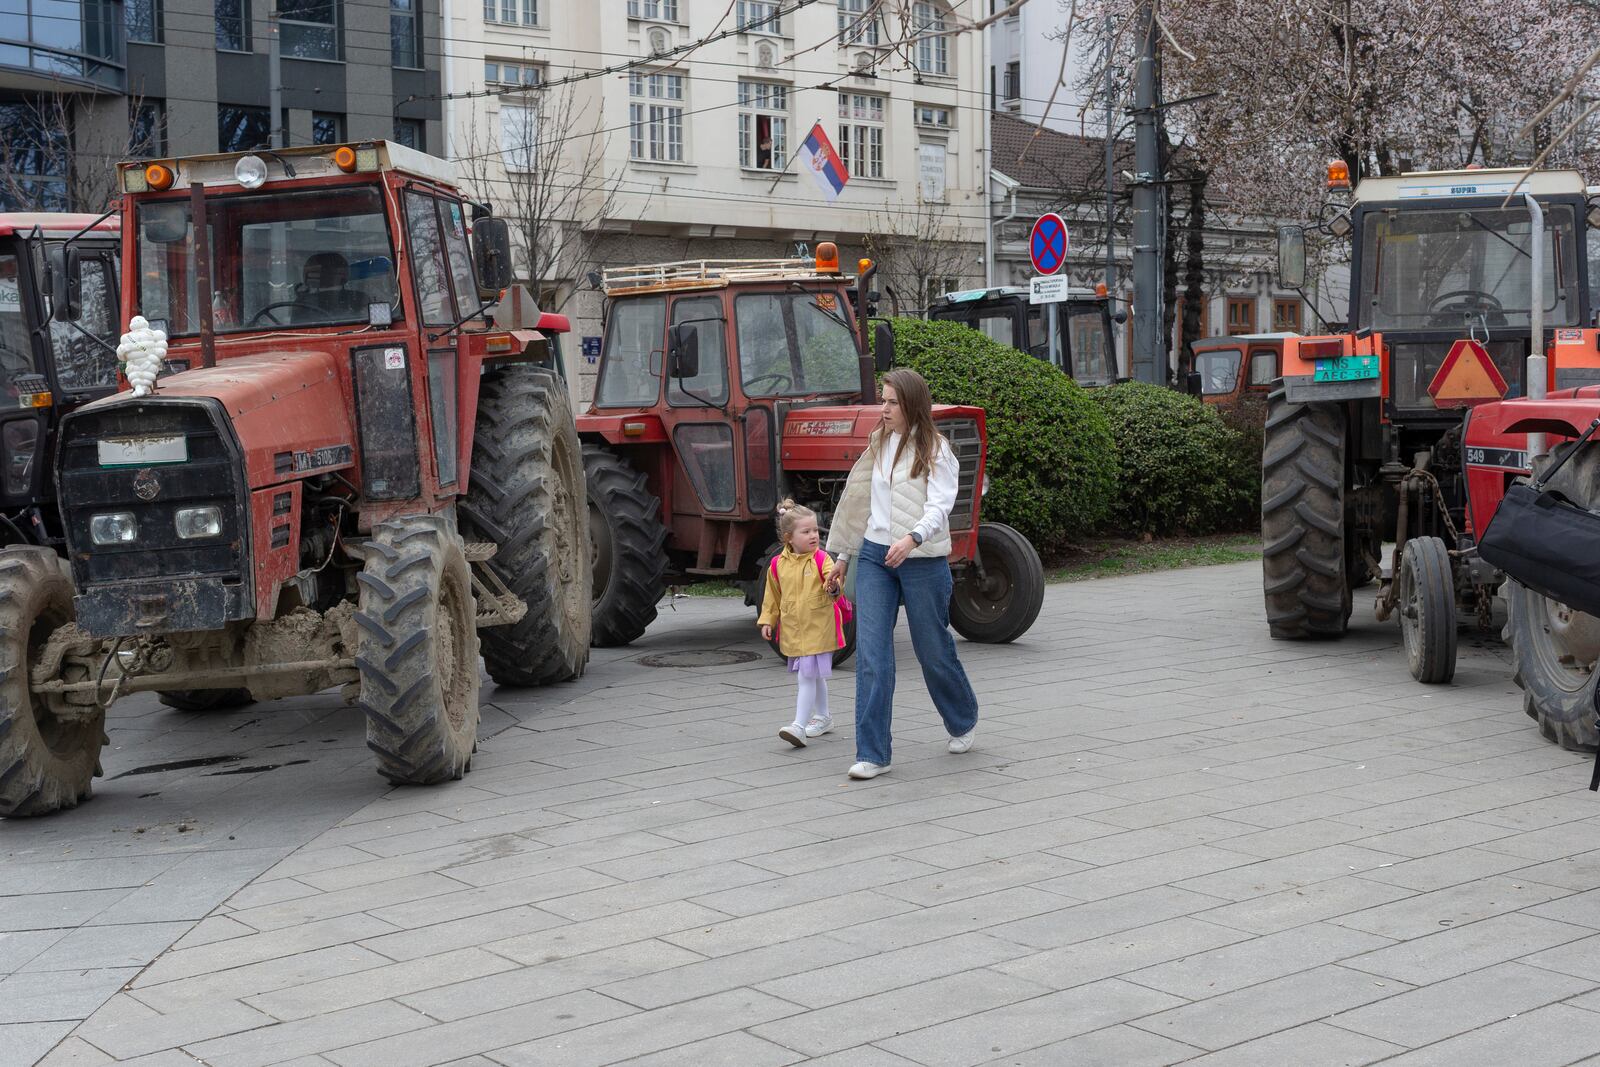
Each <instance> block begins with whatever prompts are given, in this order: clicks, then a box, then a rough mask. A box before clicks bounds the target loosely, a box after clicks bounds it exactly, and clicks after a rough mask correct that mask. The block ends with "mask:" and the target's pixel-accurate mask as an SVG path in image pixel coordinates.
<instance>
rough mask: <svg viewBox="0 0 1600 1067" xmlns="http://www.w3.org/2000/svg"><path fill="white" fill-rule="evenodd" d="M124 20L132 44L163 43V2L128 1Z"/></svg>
mask: <svg viewBox="0 0 1600 1067" xmlns="http://www.w3.org/2000/svg"><path fill="white" fill-rule="evenodd" d="M123 18H124V21H125V23H126V25H127V27H128V40H129V41H130V42H132V43H137V44H160V43H161V0H128V2H127V4H126V5H125V6H124V8H123Z"/></svg>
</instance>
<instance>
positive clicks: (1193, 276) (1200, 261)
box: [1178, 168, 1209, 381]
mask: <svg viewBox="0 0 1600 1067" xmlns="http://www.w3.org/2000/svg"><path fill="white" fill-rule="evenodd" d="M1208 177H1209V176H1208V175H1207V174H1206V172H1205V171H1204V170H1200V169H1198V168H1196V169H1195V171H1194V173H1193V174H1192V175H1191V177H1190V182H1189V217H1188V218H1187V219H1185V220H1184V222H1185V224H1186V227H1185V228H1186V231H1187V235H1188V244H1187V247H1186V248H1185V249H1184V251H1185V253H1186V255H1185V258H1184V271H1183V335H1182V347H1181V348H1180V349H1179V355H1178V374H1179V381H1187V380H1188V379H1187V375H1188V374H1189V372H1190V371H1192V370H1194V347H1193V346H1194V343H1195V342H1196V341H1198V340H1199V339H1200V311H1201V308H1203V307H1204V301H1205V298H1206V297H1205V284H1206V265H1205V259H1206V237H1205V231H1206V179H1207V178H1208Z"/></svg>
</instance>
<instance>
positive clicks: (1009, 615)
mask: <svg viewBox="0 0 1600 1067" xmlns="http://www.w3.org/2000/svg"><path fill="white" fill-rule="evenodd" d="M978 556H979V558H980V559H981V560H982V561H983V579H982V580H981V581H980V580H979V578H978V571H977V568H976V567H968V568H967V569H966V571H965V572H964V573H963V575H962V577H961V580H960V581H958V582H956V584H955V588H954V590H952V591H951V594H950V625H951V626H953V627H955V631H956V633H958V634H960V635H961V636H962V637H965V638H966V639H967V640H968V641H980V642H982V643H984V644H988V645H1003V644H1005V643H1006V642H1008V641H1015V640H1016V639H1017V638H1019V637H1021V636H1022V635H1023V634H1025V633H1027V632H1028V628H1029V627H1030V626H1032V625H1033V623H1034V620H1035V619H1037V618H1038V617H1039V609H1040V608H1041V607H1043V606H1044V564H1043V563H1041V562H1040V560H1039V553H1038V551H1037V550H1036V549H1035V548H1034V547H1033V544H1032V542H1030V541H1029V540H1028V539H1027V538H1026V537H1023V536H1022V535H1021V534H1020V533H1018V532H1017V531H1016V530H1013V529H1012V528H1011V527H1009V526H1006V525H1004V524H1002V523H998V522H985V523H982V524H980V525H979V526H978Z"/></svg>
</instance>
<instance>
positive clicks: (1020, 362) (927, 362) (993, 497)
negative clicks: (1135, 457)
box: [893, 318, 1116, 551]
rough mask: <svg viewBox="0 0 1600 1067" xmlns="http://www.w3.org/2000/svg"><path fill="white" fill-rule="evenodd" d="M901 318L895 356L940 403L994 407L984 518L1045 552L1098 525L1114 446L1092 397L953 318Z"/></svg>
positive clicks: (1111, 478)
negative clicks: (1005, 526)
mask: <svg viewBox="0 0 1600 1067" xmlns="http://www.w3.org/2000/svg"><path fill="white" fill-rule="evenodd" d="M893 321H894V335H895V363H896V364H897V365H898V366H902V367H910V368H912V369H913V370H916V371H917V372H919V373H920V374H921V375H922V376H923V377H924V378H926V379H927V380H928V386H929V388H930V389H931V390H932V392H933V399H934V400H935V402H938V403H944V404H971V405H975V406H977V407H981V408H983V409H984V411H985V412H986V413H987V420H986V421H987V425H988V432H989V463H988V477H989V494H988V496H986V497H985V498H984V501H983V516H984V518H986V519H990V520H993V521H995V522H1003V523H1006V524H1008V525H1010V526H1014V527H1016V529H1017V530H1018V531H1020V532H1021V533H1022V535H1023V536H1025V537H1027V538H1028V539H1029V540H1030V541H1032V542H1033V543H1034V544H1035V545H1036V546H1038V547H1039V548H1040V549H1041V550H1042V551H1049V550H1051V549H1053V548H1056V547H1058V546H1060V545H1061V544H1063V543H1065V542H1067V541H1070V540H1072V539H1074V538H1080V537H1083V536H1084V535H1086V534H1089V533H1092V532H1094V531H1095V530H1096V529H1098V528H1099V527H1100V526H1101V525H1102V524H1103V523H1104V522H1105V520H1106V518H1107V517H1108V516H1109V515H1110V513H1111V506H1112V493H1113V491H1114V484H1115V477H1116V458H1115V453H1114V449H1115V444H1114V442H1113V439H1112V436H1111V428H1110V425H1109V423H1108V422H1107V419H1106V415H1105V413H1104V412H1103V411H1102V410H1101V408H1100V407H1099V406H1098V405H1096V404H1095V402H1094V401H1093V400H1092V399H1090V394H1089V392H1088V391H1087V390H1085V389H1084V388H1083V387H1082V386H1080V385H1078V383H1077V382H1074V381H1073V380H1072V379H1071V378H1068V377H1067V376H1066V375H1064V374H1062V373H1061V372H1060V371H1058V370H1056V369H1055V368H1054V367H1052V366H1050V365H1049V364H1048V363H1045V362H1042V361H1040V360H1037V359H1034V358H1033V357H1032V356H1028V355H1025V354H1024V353H1022V352H1018V351H1017V350H1016V349H1014V348H1011V347H1009V346H1007V345H1003V344H1000V343H999V342H997V341H992V340H990V339H989V338H988V337H986V336H984V335H983V334H981V333H979V332H978V331H976V330H973V329H969V328H968V327H966V326H962V325H961V324H959V323H954V322H925V321H923V320H921V319H908V318H897V319H895V320H893Z"/></svg>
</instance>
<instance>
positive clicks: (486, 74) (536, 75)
mask: <svg viewBox="0 0 1600 1067" xmlns="http://www.w3.org/2000/svg"><path fill="white" fill-rule="evenodd" d="M491 67H493V68H494V73H493V74H492V75H491V74H490V69H489V68H491ZM507 71H515V72H516V77H513V78H508V77H506V72H507ZM543 81H544V66H543V65H542V64H539V63H525V62H523V61H522V60H518V59H485V60H484V61H483V84H484V86H485V87H492V86H496V85H498V86H501V87H503V88H506V89H516V88H519V87H520V88H532V87H533V86H535V85H538V84H540V83H541V82H543Z"/></svg>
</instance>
